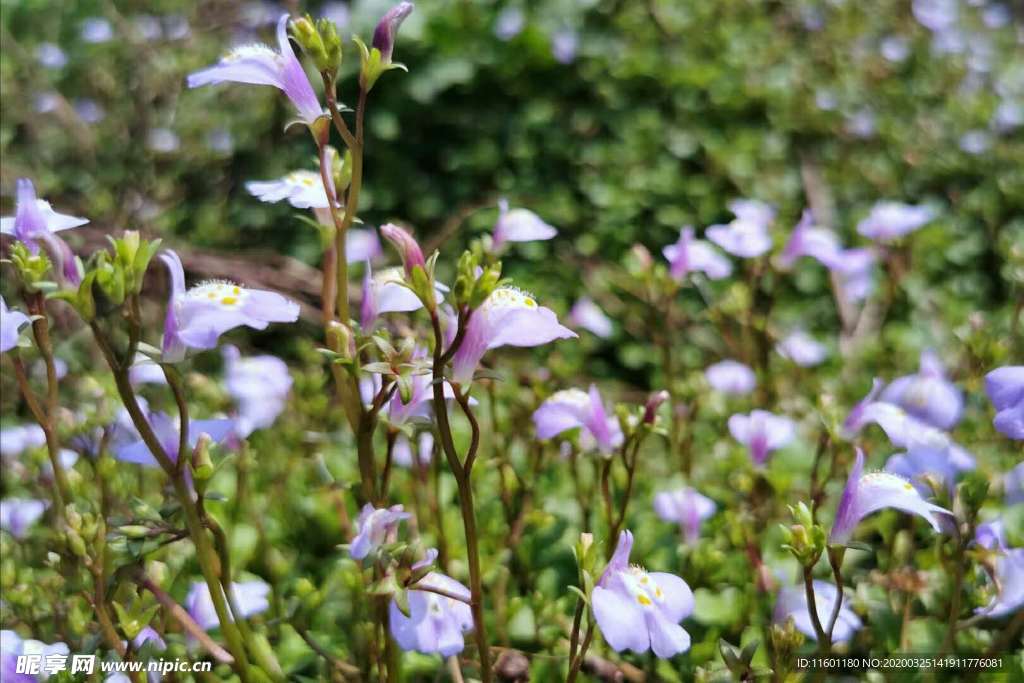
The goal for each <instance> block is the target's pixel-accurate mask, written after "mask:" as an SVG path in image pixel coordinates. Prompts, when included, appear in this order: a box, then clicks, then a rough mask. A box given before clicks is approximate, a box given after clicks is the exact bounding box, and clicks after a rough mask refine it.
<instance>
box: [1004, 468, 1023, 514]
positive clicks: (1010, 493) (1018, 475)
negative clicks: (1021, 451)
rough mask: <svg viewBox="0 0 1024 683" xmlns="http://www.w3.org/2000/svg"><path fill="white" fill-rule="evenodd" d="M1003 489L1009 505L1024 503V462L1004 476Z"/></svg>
mask: <svg viewBox="0 0 1024 683" xmlns="http://www.w3.org/2000/svg"><path fill="white" fill-rule="evenodd" d="M1003 491H1004V495H1005V498H1006V504H1007V505H1016V504H1017V503H1024V462H1022V463H1020V464H1019V465H1017V466H1016V467H1014V468H1013V469H1012V470H1010V471H1009V472H1007V473H1006V475H1005V476H1003Z"/></svg>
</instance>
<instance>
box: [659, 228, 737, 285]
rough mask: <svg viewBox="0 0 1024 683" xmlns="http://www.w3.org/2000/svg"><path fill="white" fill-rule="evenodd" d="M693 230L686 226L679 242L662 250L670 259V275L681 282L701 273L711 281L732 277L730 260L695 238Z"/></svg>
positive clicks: (680, 233) (682, 230)
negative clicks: (687, 277) (693, 274)
mask: <svg viewBox="0 0 1024 683" xmlns="http://www.w3.org/2000/svg"><path fill="white" fill-rule="evenodd" d="M693 234H694V233H693V228H691V227H690V226H688V225H687V226H684V227H683V228H682V229H681V230H680V231H679V240H678V241H677V242H676V243H675V244H670V245H668V246H667V247H665V248H664V249H662V250H661V253H662V254H664V256H665V258H666V259H668V263H669V273H670V274H671V275H672V277H673V279H675V280H676V281H677V282H681V281H682V280H683V278H685V277H686V276H687V275H689V274H690V273H696V272H701V273H704V274H705V275H707V276H708V279H711V280H721V279H722V278H726V277H729V276H730V275H732V264H731V263H730V262H729V259H727V258H725V257H724V256H722V255H721V254H719V253H718V252H717V251H716V250H715V248H714V247H712V246H711V245H710V244H708V243H707V242H705V241H704V240H697V239H694V238H693Z"/></svg>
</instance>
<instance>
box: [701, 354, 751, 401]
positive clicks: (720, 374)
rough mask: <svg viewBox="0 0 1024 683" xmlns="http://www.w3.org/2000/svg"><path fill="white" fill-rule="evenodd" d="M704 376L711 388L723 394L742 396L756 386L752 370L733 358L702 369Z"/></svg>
mask: <svg viewBox="0 0 1024 683" xmlns="http://www.w3.org/2000/svg"><path fill="white" fill-rule="evenodd" d="M704 376H705V377H707V380H708V384H710V385H711V388H712V389H714V390H715V391H720V392H722V393H723V394H731V395H734V396H743V395H745V394H749V393H750V392H751V391H753V390H754V387H755V386H757V378H756V377H755V376H754V371H753V370H751V369H750V368H748V367H747V366H746V365H744V364H743V363H739V362H737V361H734V360H723V361H719V362H718V363H714V364H713V365H709V366H708V367H707V368H706V369H705V370H704Z"/></svg>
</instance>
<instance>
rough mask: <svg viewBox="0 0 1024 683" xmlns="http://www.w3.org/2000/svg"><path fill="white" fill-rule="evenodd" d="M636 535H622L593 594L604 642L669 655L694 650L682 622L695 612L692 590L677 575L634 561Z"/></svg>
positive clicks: (616, 649)
mask: <svg viewBox="0 0 1024 683" xmlns="http://www.w3.org/2000/svg"><path fill="white" fill-rule="evenodd" d="M632 549H633V534H632V533H631V532H630V531H628V530H627V531H623V532H622V533H621V534H619V542H618V546H617V547H616V548H615V554H614V555H613V556H612V559H611V561H609V562H608V566H607V567H606V568H605V570H604V573H603V574H602V575H601V579H600V580H599V581H598V582H597V585H596V586H595V587H594V591H593V593H592V594H591V600H592V607H593V611H594V617H595V618H596V619H597V625H598V627H600V629H601V634H602V635H603V636H604V639H605V642H607V643H608V645H609V646H610V647H611V648H612V649H613V650H615V651H616V652H622V651H623V650H632V651H633V652H636V653H638V654H641V653H644V652H647V650H649V649H651V650H654V654H655V655H656V656H657V657H659V658H661V659H669V658H671V657H674V656H675V655H677V654H679V653H681V652H686V651H687V650H689V649H690V634H688V633H687V632H686V631H685V630H684V629H683V627H682V626H680V625H679V622H680V621H682V620H683V619H685V618H686V617H687V616H689V615H690V614H691V613H692V612H693V607H694V600H693V593H692V592H691V591H690V587H689V586H688V585H686V582H685V581H683V580H682V579H681V578H679V577H678V576H676V575H674V574H667V573H664V572H647V571H646V570H644V569H642V568H641V567H639V566H638V565H635V564H634V565H630V564H629V554H630V551H631V550H632Z"/></svg>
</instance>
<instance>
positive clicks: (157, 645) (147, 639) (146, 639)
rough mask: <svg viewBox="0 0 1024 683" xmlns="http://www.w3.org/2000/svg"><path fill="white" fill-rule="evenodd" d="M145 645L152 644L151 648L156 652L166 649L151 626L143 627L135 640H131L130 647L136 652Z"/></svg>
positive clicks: (165, 645) (165, 644)
mask: <svg viewBox="0 0 1024 683" xmlns="http://www.w3.org/2000/svg"><path fill="white" fill-rule="evenodd" d="M146 643H153V648H154V649H156V650H160V651H163V650H166V649H167V643H166V642H165V641H164V639H163V638H161V637H160V634H159V633H157V631H156V629H154V628H153V627H152V626H145V627H143V629H142V630H141V631H139V633H138V634H137V635H136V636H135V638H134V639H132V647H134V648H135V649H136V650H140V649H142V646H143V645H145V644H146Z"/></svg>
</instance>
